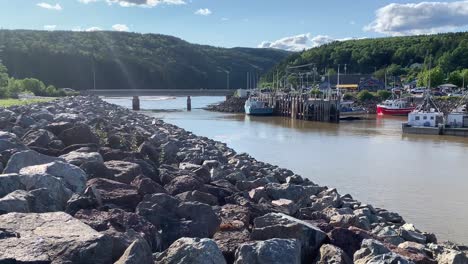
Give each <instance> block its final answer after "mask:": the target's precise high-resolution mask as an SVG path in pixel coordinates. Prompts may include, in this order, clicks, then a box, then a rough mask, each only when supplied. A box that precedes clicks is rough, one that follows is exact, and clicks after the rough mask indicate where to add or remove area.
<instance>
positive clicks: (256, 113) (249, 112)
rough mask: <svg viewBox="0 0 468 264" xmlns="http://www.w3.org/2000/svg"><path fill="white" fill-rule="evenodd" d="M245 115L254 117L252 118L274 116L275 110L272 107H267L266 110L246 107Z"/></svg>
mask: <svg viewBox="0 0 468 264" xmlns="http://www.w3.org/2000/svg"><path fill="white" fill-rule="evenodd" d="M245 113H246V114H247V115H252V116H269V115H273V108H270V107H266V108H251V107H246V108H245Z"/></svg>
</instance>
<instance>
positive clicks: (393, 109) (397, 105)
mask: <svg viewBox="0 0 468 264" xmlns="http://www.w3.org/2000/svg"><path fill="white" fill-rule="evenodd" d="M414 109H416V107H415V106H414V105H411V104H409V103H408V102H407V101H406V100H405V99H401V98H396V95H395V94H392V97H391V98H390V99H387V100H385V101H384V102H382V103H381V104H378V105H377V114H378V115H399V116H405V115H408V114H409V113H411V112H412V111H413V110H414Z"/></svg>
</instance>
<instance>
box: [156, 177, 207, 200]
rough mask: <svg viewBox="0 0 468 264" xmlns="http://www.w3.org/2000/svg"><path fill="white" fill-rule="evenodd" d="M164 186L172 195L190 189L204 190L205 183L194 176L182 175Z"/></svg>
mask: <svg viewBox="0 0 468 264" xmlns="http://www.w3.org/2000/svg"><path fill="white" fill-rule="evenodd" d="M164 188H165V189H166V190H167V191H168V192H169V193H170V194H172V195H177V194H179V193H184V192H188V191H195V190H202V189H203V183H202V182H201V181H199V180H198V179H196V178H195V177H192V176H180V177H176V178H175V179H173V180H172V181H171V182H169V183H168V184H167V185H165V186H164Z"/></svg>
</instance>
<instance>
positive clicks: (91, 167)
mask: <svg viewBox="0 0 468 264" xmlns="http://www.w3.org/2000/svg"><path fill="white" fill-rule="evenodd" d="M80 169H82V170H83V171H84V172H85V173H86V175H88V180H90V179H94V178H105V179H110V180H112V179H114V173H112V171H111V170H109V169H108V168H107V167H106V165H104V163H102V162H86V163H83V164H81V166H80Z"/></svg>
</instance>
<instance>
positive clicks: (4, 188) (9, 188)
mask: <svg viewBox="0 0 468 264" xmlns="http://www.w3.org/2000/svg"><path fill="white" fill-rule="evenodd" d="M25 189H26V187H25V186H24V184H23V183H22V182H21V180H20V177H19V176H18V174H1V175H0V197H3V196H5V195H7V194H9V193H11V192H14V191H16V190H25Z"/></svg>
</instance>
